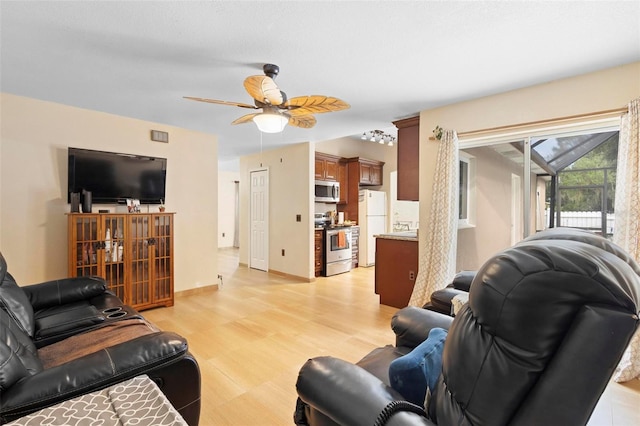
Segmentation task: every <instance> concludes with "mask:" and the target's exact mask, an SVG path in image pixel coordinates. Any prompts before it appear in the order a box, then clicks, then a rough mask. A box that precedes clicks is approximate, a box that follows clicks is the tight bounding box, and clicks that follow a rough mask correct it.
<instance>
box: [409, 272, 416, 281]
mask: <svg viewBox="0 0 640 426" xmlns="http://www.w3.org/2000/svg"><path fill="white" fill-rule="evenodd" d="M415 279H416V273H415V272H414V271H409V280H410V281H413V280H415Z"/></svg>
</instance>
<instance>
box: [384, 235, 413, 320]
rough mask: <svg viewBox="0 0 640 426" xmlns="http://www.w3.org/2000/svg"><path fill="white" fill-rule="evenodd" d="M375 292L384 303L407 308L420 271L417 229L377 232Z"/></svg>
mask: <svg viewBox="0 0 640 426" xmlns="http://www.w3.org/2000/svg"><path fill="white" fill-rule="evenodd" d="M375 237H376V271H375V292H376V294H378V295H380V303H381V304H382V305H388V306H393V307H396V308H404V307H405V306H407V304H408V303H409V299H410V298H411V293H412V292H413V286H414V284H415V281H416V275H417V273H418V235H417V231H406V232H393V233H390V234H380V235H376V236H375Z"/></svg>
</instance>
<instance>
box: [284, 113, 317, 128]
mask: <svg viewBox="0 0 640 426" xmlns="http://www.w3.org/2000/svg"><path fill="white" fill-rule="evenodd" d="M316 123H317V121H316V118H315V117H314V116H313V115H299V116H297V117H289V125H290V126H295V127H301V128H303V129H310V128H312V127H313V126H315V125H316Z"/></svg>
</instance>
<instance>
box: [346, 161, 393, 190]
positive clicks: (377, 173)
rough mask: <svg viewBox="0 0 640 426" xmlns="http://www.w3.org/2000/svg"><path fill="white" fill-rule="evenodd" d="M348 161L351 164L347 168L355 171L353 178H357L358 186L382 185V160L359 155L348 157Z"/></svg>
mask: <svg viewBox="0 0 640 426" xmlns="http://www.w3.org/2000/svg"><path fill="white" fill-rule="evenodd" d="M348 161H349V162H350V163H351V164H353V165H352V166H351V167H350V168H349V169H350V171H351V170H353V171H354V172H356V171H357V173H355V176H354V177H353V178H356V179H358V185H359V186H380V185H382V167H383V166H384V162H382V161H377V160H368V159H366V158H360V157H356V158H350V159H349V160H348ZM353 178H352V179H353Z"/></svg>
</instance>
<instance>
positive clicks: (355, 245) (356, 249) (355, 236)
mask: <svg viewBox="0 0 640 426" xmlns="http://www.w3.org/2000/svg"><path fill="white" fill-rule="evenodd" d="M359 255H360V227H359V226H352V227H351V259H352V263H351V268H352V269H353V268H357V267H358V256H359Z"/></svg>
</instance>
